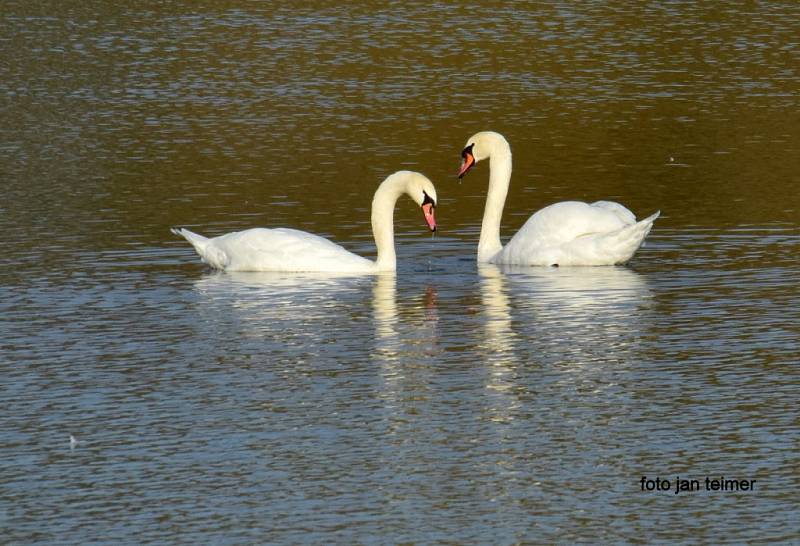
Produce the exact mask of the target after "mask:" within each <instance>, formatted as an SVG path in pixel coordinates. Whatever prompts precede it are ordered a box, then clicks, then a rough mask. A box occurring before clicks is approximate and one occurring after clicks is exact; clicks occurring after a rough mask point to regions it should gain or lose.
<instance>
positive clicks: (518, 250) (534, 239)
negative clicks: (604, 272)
mask: <svg viewBox="0 0 800 546" xmlns="http://www.w3.org/2000/svg"><path fill="white" fill-rule="evenodd" d="M657 217H658V213H656V214H654V215H653V216H651V217H649V218H647V219H645V220H642V221H641V222H636V217H635V216H634V215H633V213H632V212H631V211H629V210H628V209H627V208H625V207H624V206H622V205H620V204H619V203H614V202H611V201H598V202H596V203H592V204H588V203H583V202H580V201H564V202H561V203H556V204H554V205H550V206H549V207H545V208H543V209H541V210H540V211H538V212H536V214H534V215H533V216H531V217H530V218H529V219H528V221H527V222H526V223H525V225H524V226H522V228H521V229H520V230H519V231H518V232H517V234H516V235H515V236H514V237H513V238H512V239H511V240H510V241H509V242H508V244H507V245H506V246H505V247H504V248H503V250H502V251H501V252H500V253H499V254H498V256H497V257H496V258H495V259H494V260H492V261H495V262H497V263H507V264H517V265H615V264H622V263H625V262H627V261H628V260H630V258H631V257H632V256H633V254H634V253H635V252H636V250H637V249H638V248H639V246H640V245H641V244H642V241H643V240H644V238H645V237H646V236H647V234H648V233H649V231H650V228H651V227H652V225H653V221H655V219H656V218H657Z"/></svg>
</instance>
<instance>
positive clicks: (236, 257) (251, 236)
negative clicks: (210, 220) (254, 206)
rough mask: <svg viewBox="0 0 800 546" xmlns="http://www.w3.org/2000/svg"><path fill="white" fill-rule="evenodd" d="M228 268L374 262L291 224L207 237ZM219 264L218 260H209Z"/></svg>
mask: <svg viewBox="0 0 800 546" xmlns="http://www.w3.org/2000/svg"><path fill="white" fill-rule="evenodd" d="M208 246H209V252H213V253H214V254H223V255H224V256H225V260H224V263H223V264H221V265H223V268H224V269H225V270H227V271H330V272H365V271H370V270H371V269H374V263H373V262H371V261H370V260H367V259H365V258H362V257H361V256H358V255H356V254H353V253H352V252H349V251H347V250H345V249H344V248H342V247H341V246H339V245H337V244H336V243H332V242H331V241H329V240H328V239H325V238H324V237H320V236H319V235H314V234H313V233H307V232H305V231H299V230H296V229H290V228H276V229H267V228H254V229H248V230H245V231H237V232H234V233H228V234H227V235H222V236H220V237H216V238H214V239H210V240H209V245H208ZM212 265H215V266H216V267H219V265H217V264H212Z"/></svg>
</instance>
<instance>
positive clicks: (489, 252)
mask: <svg viewBox="0 0 800 546" xmlns="http://www.w3.org/2000/svg"><path fill="white" fill-rule="evenodd" d="M461 157H462V163H461V169H459V172H458V178H459V179H461V178H463V177H464V175H465V174H467V172H468V171H469V170H470V169H471V168H472V167H473V166H474V165H475V164H476V163H478V162H479V161H481V160H483V159H489V190H488V193H487V195H486V208H485V209H484V212H483V223H482V225H481V235H480V240H479V242H478V262H480V263H495V264H511V265H544V266H553V265H617V264H624V263H626V262H627V261H628V260H630V259H631V257H632V256H633V254H634V253H635V252H636V250H637V249H638V248H639V246H641V244H642V242H643V241H644V238H645V237H646V236H647V234H648V233H649V232H650V228H652V227H653V222H654V221H655V219H656V218H658V215H659V214H660V213H659V212H656V213H655V214H653V215H652V216H649V217H647V218H645V219H644V220H641V221H640V222H637V221H636V217H635V216H634V215H633V213H632V212H631V211H629V210H628V209H626V208H625V207H623V206H622V205H620V204H619V203H614V202H611V201H597V202H595V203H591V204H589V203H583V202H580V201H563V202H561V203H555V204H553V205H549V206H547V207H545V208H543V209H541V210H540V211H538V212H536V213H535V214H534V215H533V216H531V217H530V218H529V219H528V221H527V222H525V225H523V226H522V228H520V230H519V231H518V232H517V234H516V235H514V237H512V238H511V240H510V241H509V242H508V243H507V244H506V246H503V245H502V243H501V242H500V219H501V217H502V216H503V206H504V204H505V201H506V195H507V193H508V185H509V183H510V182H511V147H510V146H509V145H508V141H506V139H505V138H504V137H503V135H501V134H499V133H495V132H493V131H482V132H480V133H476V134H475V135H473V136H472V137H470V138H469V140H467V145H466V147H465V148H464V150H463V151H462V152H461Z"/></svg>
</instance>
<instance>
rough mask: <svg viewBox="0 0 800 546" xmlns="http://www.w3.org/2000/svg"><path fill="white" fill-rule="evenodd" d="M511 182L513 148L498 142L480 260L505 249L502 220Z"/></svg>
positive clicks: (491, 167)
mask: <svg viewBox="0 0 800 546" xmlns="http://www.w3.org/2000/svg"><path fill="white" fill-rule="evenodd" d="M510 182H511V148H509V146H508V143H506V142H498V143H497V144H496V145H495V146H494V147H493V148H492V151H491V154H490V156H489V191H488V193H487V194H486V207H485V208H484V210H483V222H482V224H481V238H480V240H479V241H478V261H479V262H488V261H489V260H491V259H492V258H493V257H494V256H495V255H496V254H497V253H498V252H500V251H501V250H502V249H503V245H502V243H500V222H501V220H502V217H503V206H504V205H505V202H506V195H507V194H508V185H509V183H510Z"/></svg>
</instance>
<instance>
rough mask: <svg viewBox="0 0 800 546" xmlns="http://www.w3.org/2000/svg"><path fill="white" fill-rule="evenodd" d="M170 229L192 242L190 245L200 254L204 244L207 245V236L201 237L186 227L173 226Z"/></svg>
mask: <svg viewBox="0 0 800 546" xmlns="http://www.w3.org/2000/svg"><path fill="white" fill-rule="evenodd" d="M170 231H171V232H172V233H174V234H175V235H180V236H181V237H183V238H184V239H186V240H187V241H189V242H190V243H192V246H193V247H194V249H195V250H196V251H197V253H198V254H200V255H201V256H202V255H203V250H205V248H206V246H207V245H208V237H203V236H202V235H198V234H197V233H195V232H193V231H189V230H188V229H186V228H179V227H174V228H172V229H170Z"/></svg>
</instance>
